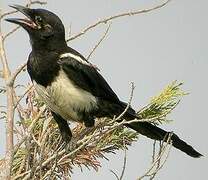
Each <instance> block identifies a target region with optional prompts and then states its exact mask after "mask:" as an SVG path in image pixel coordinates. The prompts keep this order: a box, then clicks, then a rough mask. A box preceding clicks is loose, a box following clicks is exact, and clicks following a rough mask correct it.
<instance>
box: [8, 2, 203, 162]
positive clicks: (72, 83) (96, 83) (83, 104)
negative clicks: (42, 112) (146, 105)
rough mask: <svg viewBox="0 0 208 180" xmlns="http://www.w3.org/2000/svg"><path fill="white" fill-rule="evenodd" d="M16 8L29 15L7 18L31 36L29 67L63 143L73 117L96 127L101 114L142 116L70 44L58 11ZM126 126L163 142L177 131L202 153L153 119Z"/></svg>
mask: <svg viewBox="0 0 208 180" xmlns="http://www.w3.org/2000/svg"><path fill="white" fill-rule="evenodd" d="M11 7H12V8H14V9H16V10H17V11H19V12H20V13H22V14H24V16H25V18H8V19H6V21H8V22H11V23H15V24H18V25H20V26H21V27H22V28H23V29H25V30H26V32H27V33H28V35H29V38H30V44H31V47H32V51H31V53H30V54H29V57H28V61H27V71H28V73H29V76H30V78H31V81H32V83H33V85H34V87H35V90H36V92H37V94H38V95H39V98H40V99H41V100H42V101H43V102H44V103H45V104H46V105H47V107H48V108H49V109H50V111H51V114H52V116H53V118H54V119H55V121H56V122H57V124H58V127H59V130H60V134H61V136H62V139H63V140H64V142H66V143H70V142H71V141H72V132H71V129H70V127H69V125H68V122H69V121H75V122H78V123H83V124H84V125H85V127H86V128H91V127H94V124H95V119H96V118H101V117H109V118H113V117H115V116H118V115H119V114H121V113H122V112H124V110H125V109H126V108H127V110H126V112H125V114H124V115H123V119H125V120H126V121H130V120H132V119H139V117H138V115H137V114H136V112H135V110H134V109H133V108H132V107H128V106H127V103H125V102H123V101H121V100H120V99H119V97H118V96H117V95H116V94H115V92H114V91H113V89H112V88H111V87H110V85H109V84H108V83H107V81H106V80H105V79H104V78H103V76H102V75H101V73H100V72H99V71H98V69H97V68H95V66H93V65H92V64H91V63H90V62H88V61H87V60H86V59H85V57H84V56H83V55H81V54H80V53H79V52H78V51H76V50H74V49H73V48H71V47H69V46H68V45H67V43H66V40H65V28H64V25H63V23H62V21H61V19H60V18H59V17H58V16H57V15H56V14H54V13H53V12H51V11H49V10H46V9H40V8H36V9H33V8H28V7H24V6H21V5H11ZM125 126H126V127H127V128H131V129H133V130H135V131H136V132H138V133H139V134H142V135H144V136H146V137H148V138H150V139H154V140H158V141H162V140H164V141H166V142H167V141H168V140H167V138H165V137H167V135H169V134H172V136H171V141H172V145H173V146H174V147H175V148H177V149H179V150H181V151H182V152H184V153H186V154H187V155H189V156H191V157H194V158H198V157H201V156H202V154H200V153H199V152H198V151H196V150H195V149H194V148H193V147H192V146H190V145H189V144H187V143H186V142H185V141H183V140H182V139H180V138H179V137H178V136H177V135H176V134H175V133H172V132H167V131H165V130H163V129H161V128H159V127H158V126H156V125H154V124H151V123H149V122H141V121H138V122H136V121H134V122H132V123H127V124H125Z"/></svg>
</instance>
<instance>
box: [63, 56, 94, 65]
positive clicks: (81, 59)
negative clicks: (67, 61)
mask: <svg viewBox="0 0 208 180" xmlns="http://www.w3.org/2000/svg"><path fill="white" fill-rule="evenodd" d="M67 57H71V58H73V59H75V60H77V61H79V62H80V63H82V64H85V65H88V66H91V63H89V62H87V61H86V60H85V59H83V58H81V57H80V56H78V55H75V54H72V53H64V54H61V55H60V59H62V58H67Z"/></svg>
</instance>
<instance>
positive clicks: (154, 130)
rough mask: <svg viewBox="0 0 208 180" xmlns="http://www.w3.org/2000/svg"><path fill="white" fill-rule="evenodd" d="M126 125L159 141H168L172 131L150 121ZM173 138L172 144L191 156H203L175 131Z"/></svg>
mask: <svg viewBox="0 0 208 180" xmlns="http://www.w3.org/2000/svg"><path fill="white" fill-rule="evenodd" d="M126 126H127V127H130V128H132V129H134V130H135V131H137V132H138V133H140V134H142V135H144V136H147V137H148V138H151V139H154V140H159V141H162V140H165V141H167V138H166V139H165V137H168V136H167V133H170V132H167V131H165V130H163V129H161V128H159V127H157V126H154V125H153V124H150V123H148V122H134V123H131V124H126ZM171 140H172V145H173V146H174V147H175V148H177V149H180V150H181V151H183V152H185V153H186V154H188V155H189V156H191V157H194V158H198V157H200V156H202V154H200V153H199V152H197V151H196V150H195V149H194V148H193V147H191V146H190V145H188V144H187V143H186V142H184V141H183V140H181V139H180V138H179V137H178V136H177V135H176V134H174V133H173V134H172V136H171Z"/></svg>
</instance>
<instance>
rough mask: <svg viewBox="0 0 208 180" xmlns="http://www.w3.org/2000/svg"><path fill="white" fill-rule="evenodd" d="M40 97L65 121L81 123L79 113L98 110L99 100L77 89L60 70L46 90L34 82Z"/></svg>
mask: <svg viewBox="0 0 208 180" xmlns="http://www.w3.org/2000/svg"><path fill="white" fill-rule="evenodd" d="M33 84H34V86H35V89H36V91H37V93H38V95H39V97H40V98H41V99H42V100H43V101H44V102H45V103H46V104H47V106H48V107H49V108H50V109H51V110H52V111H54V112H56V113H57V114H59V115H61V116H62V118H64V119H65V120H73V121H81V120H82V119H80V118H81V117H80V114H79V113H78V112H82V111H84V112H89V111H90V110H92V109H95V108H97V100H96V98H95V97H94V96H93V95H91V94H90V93H89V92H87V91H85V90H83V89H81V88H79V87H76V85H75V84H74V83H73V82H72V81H70V79H69V78H68V77H67V75H66V74H65V73H64V71H63V70H60V72H59V75H58V76H57V77H56V79H55V80H54V82H53V83H52V84H51V86H48V87H47V88H45V87H44V86H42V85H39V84H37V83H36V82H35V81H34V82H33Z"/></svg>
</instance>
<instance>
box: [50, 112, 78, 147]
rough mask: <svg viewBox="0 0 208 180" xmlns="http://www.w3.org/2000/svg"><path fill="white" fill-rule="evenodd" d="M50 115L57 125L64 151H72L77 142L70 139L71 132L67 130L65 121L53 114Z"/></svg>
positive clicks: (67, 126)
mask: <svg viewBox="0 0 208 180" xmlns="http://www.w3.org/2000/svg"><path fill="white" fill-rule="evenodd" d="M52 115H53V118H54V119H55V121H56V122H57V124H58V127H59V130H60V133H61V136H62V139H63V140H64V143H65V149H66V151H72V150H74V149H75V148H76V147H77V141H76V140H75V139H73V138H72V132H71V130H70V128H69V125H68V123H67V121H66V120H64V119H63V118H62V117H61V116H59V115H57V114H56V113H54V112H52Z"/></svg>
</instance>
